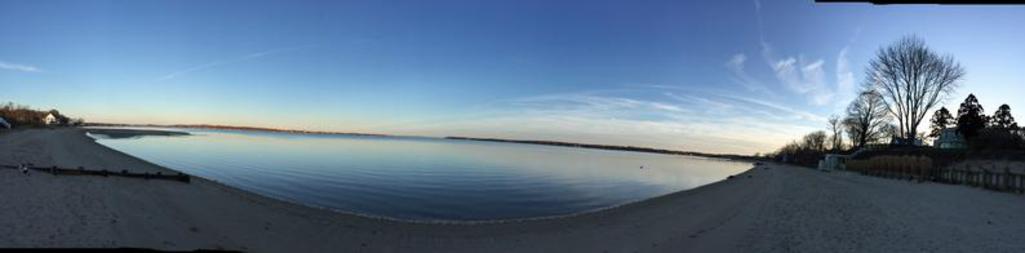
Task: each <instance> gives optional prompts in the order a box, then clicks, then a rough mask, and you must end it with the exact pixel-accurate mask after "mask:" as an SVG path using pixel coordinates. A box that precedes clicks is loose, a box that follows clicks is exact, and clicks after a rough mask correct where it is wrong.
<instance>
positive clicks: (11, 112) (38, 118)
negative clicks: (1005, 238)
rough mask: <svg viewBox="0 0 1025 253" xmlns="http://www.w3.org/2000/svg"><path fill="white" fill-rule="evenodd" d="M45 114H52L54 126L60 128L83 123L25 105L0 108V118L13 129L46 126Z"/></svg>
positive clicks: (55, 111) (58, 113)
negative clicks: (54, 120) (54, 119)
mask: <svg viewBox="0 0 1025 253" xmlns="http://www.w3.org/2000/svg"><path fill="white" fill-rule="evenodd" d="M47 114H53V115H54V117H55V118H56V120H57V121H56V124H57V125H61V126H77V125H81V124H82V123H83V120H82V119H71V118H69V117H67V116H65V115H63V114H61V113H60V112H59V111H57V110H48V111H44V110H36V109H32V108H30V107H28V106H25V105H19V104H15V103H13V102H7V103H6V104H3V106H0V117H3V118H4V119H5V120H6V121H7V123H10V124H11V126H13V127H15V128H29V127H43V126H46V124H45V122H44V119H45V118H46V115H47Z"/></svg>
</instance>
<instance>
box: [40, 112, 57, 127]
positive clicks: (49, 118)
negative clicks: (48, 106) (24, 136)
mask: <svg viewBox="0 0 1025 253" xmlns="http://www.w3.org/2000/svg"><path fill="white" fill-rule="evenodd" d="M43 124H46V125H47V126H52V125H56V124H57V115H53V113H52V112H51V113H47V114H46V117H45V118H43Z"/></svg>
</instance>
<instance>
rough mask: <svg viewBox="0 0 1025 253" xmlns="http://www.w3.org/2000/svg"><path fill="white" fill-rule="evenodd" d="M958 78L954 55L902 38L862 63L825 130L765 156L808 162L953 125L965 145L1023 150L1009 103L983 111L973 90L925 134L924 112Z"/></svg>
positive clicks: (915, 139) (912, 142)
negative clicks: (861, 74) (856, 86)
mask: <svg viewBox="0 0 1025 253" xmlns="http://www.w3.org/2000/svg"><path fill="white" fill-rule="evenodd" d="M964 75H965V71H964V68H962V67H961V65H960V64H959V63H958V62H957V61H955V60H954V58H953V57H951V56H940V55H938V54H936V53H934V52H933V51H932V50H931V49H929V48H928V47H927V46H926V45H925V42H924V41H922V40H921V39H919V38H917V37H915V36H908V37H904V38H901V39H900V40H898V41H897V42H895V43H894V44H891V45H889V46H886V47H883V48H881V49H880V50H879V51H878V52H877V53H876V57H875V58H874V59H873V60H872V61H870V62H869V66H868V67H867V69H866V80H865V83H864V84H863V85H862V90H861V91H859V92H858V93H857V94H858V95H857V96H856V97H855V98H854V100H853V101H851V103H850V104H849V105H848V106H847V110H846V111H845V112H844V115H833V116H832V117H830V118H829V121H828V125H827V129H828V130H829V132H828V133H827V132H825V131H816V132H812V133H810V134H808V135H805V136H804V137H803V138H801V139H800V140H798V141H792V142H790V143H788V144H786V145H784V146H783V147H781V148H780V149H779V150H777V151H776V152H773V153H769V154H766V156H767V158H772V159H776V160H784V161H787V162H792V163H797V164H802V165H808V166H811V165H814V164H816V163H817V161H819V160H820V159H822V157H823V156H824V155H825V154H826V153H840V154H849V153H852V152H854V151H857V150H859V149H862V148H864V147H866V146H868V145H872V144H883V143H885V142H886V141H889V143H887V144H889V145H899V146H908V147H914V146H916V144H917V143H920V141H923V140H925V139H926V138H938V137H940V135H941V134H942V132H943V131H944V129H947V128H956V132H957V133H959V134H960V135H961V136H963V137H964V138H965V140H966V141H967V144H968V145H969V149H970V150H1009V149H1010V150H1022V149H1025V136H1023V135H1025V133H1023V131H1022V129H1021V128H1020V127H1019V126H1018V125H1017V123H1015V122H1014V117H1013V116H1012V115H1011V112H1010V110H1011V108H1010V106H1008V105H1006V104H1004V105H1002V106H1000V108H999V109H998V110H997V112H996V113H994V114H993V116H986V115H985V112H984V111H983V108H982V106H981V105H980V104H979V102H978V100H977V99H976V98H975V96H974V95H969V96H968V98H966V99H965V101H964V102H963V103H962V104H961V107H960V108H959V109H958V112H957V117H954V115H951V113H950V111H949V110H947V109H946V108H944V107H941V108H939V109H938V110H935V112H934V113H933V117H932V119H931V121H930V123H931V124H932V128H931V131H930V132H929V133H927V134H926V133H919V132H918V127H919V125H921V123H922V121H923V120H924V119H925V116H927V112H929V111H933V109H935V107H937V106H938V105H939V104H941V103H942V102H943V100H945V99H946V98H948V97H949V95H950V94H952V93H953V92H954V91H955V90H956V88H957V87H958V86H959V83H960V81H961V80H962V78H963V77H964ZM845 137H846V139H847V140H848V142H847V143H845V142H844V139H845Z"/></svg>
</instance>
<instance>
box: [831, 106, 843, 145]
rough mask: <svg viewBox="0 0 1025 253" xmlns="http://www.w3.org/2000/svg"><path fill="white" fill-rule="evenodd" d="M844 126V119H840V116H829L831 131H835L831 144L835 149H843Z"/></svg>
mask: <svg viewBox="0 0 1025 253" xmlns="http://www.w3.org/2000/svg"><path fill="white" fill-rule="evenodd" d="M843 128H844V127H843V120H841V119H840V116H837V115H833V116H830V117H829V131H830V132H833V136H832V137H831V138H830V140H829V144H830V145H831V146H832V150H833V151H837V150H841V149H843Z"/></svg>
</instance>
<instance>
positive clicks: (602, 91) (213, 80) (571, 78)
mask: <svg viewBox="0 0 1025 253" xmlns="http://www.w3.org/2000/svg"><path fill="white" fill-rule="evenodd" d="M1023 25H1025V7H1016V6H936V5H910V6H892V5H890V6H872V5H868V4H815V3H813V2H812V1H761V2H759V1H751V0H738V1H732V0H721V1H718V0H717V1H564V2H557V1H505V2H499V1H430V2H429V3H428V2H425V1H325V2H302V1H276V2H266V1H246V2H244V3H242V2H238V1H0V101H13V102H15V103H19V104H26V105H29V106H32V107H34V108H39V109H51V108H54V109H58V110H60V111H61V112H62V113H63V114H66V115H70V116H72V117H81V118H84V119H85V120H86V121H89V122H109V123H148V124H221V125H245V126H259V127H274V128H289V129H306V130H321V131H342V132H367V133H384V134H400V135H424V136H474V137H496V138H516V139H545V140H558V141H572V142H585V143H599V144H615V145H637V146H648V147H656V148H668V149H677V150H690V151H701V152H715V153H739V154H753V153H755V152H763V153H764V152H770V151H773V150H775V149H776V148H778V147H779V146H781V145H783V144H785V143H786V142H788V141H791V140H794V139H797V138H800V137H801V136H802V135H804V134H807V133H809V132H812V131H816V130H824V129H825V128H826V119H827V118H828V117H829V116H830V115H833V114H840V113H842V112H843V111H844V108H845V107H846V106H847V104H848V103H849V102H850V101H851V99H852V98H853V97H854V96H855V94H856V93H857V91H858V89H860V87H861V85H862V83H863V81H864V72H865V67H866V66H867V64H868V62H869V60H871V58H872V57H873V56H874V54H875V52H876V51H877V50H878V49H879V48H880V47H883V46H886V45H888V44H891V43H893V42H894V41H896V40H898V39H900V38H901V37H902V36H907V35H915V36H918V37H920V38H922V39H924V40H925V42H926V44H928V46H929V47H930V48H931V49H933V50H935V51H936V52H938V53H940V54H943V55H951V56H953V57H954V58H955V59H956V60H957V61H958V62H960V63H961V64H962V65H963V66H964V67H965V69H966V71H967V75H966V76H965V78H964V80H963V82H961V85H960V88H959V89H958V90H957V91H956V92H955V93H954V94H953V95H952V96H951V97H950V98H949V99H947V100H945V101H944V103H942V105H944V106H947V107H948V108H951V110H952V111H956V107H957V106H958V104H959V103H960V102H961V101H962V100H963V99H964V97H966V96H967V94H969V93H974V94H975V95H976V96H977V97H978V98H979V100H980V102H981V103H982V105H983V106H984V107H985V109H986V113H987V114H989V113H992V112H993V110H995V109H996V108H997V107H998V106H999V105H1000V104H1003V103H1006V104H1009V105H1010V106H1011V108H1012V112H1014V116H1017V117H1019V118H1022V117H1025V115H1023V114H1021V113H1020V110H1025V101H1023V100H1025V98H1023V97H1025V88H1023V87H1025V76H1023V73H1022V69H1021V66H1025V57H1023V56H1025V46H1023V44H1022V43H1021V42H1022V41H1025V33H1023V32H1022V26H1023ZM1017 108H1022V109H1017ZM1016 110H1019V111H1016ZM930 115H931V114H930ZM927 127H928V126H927V125H926V124H923V125H922V126H921V128H922V129H926V128H927Z"/></svg>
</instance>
